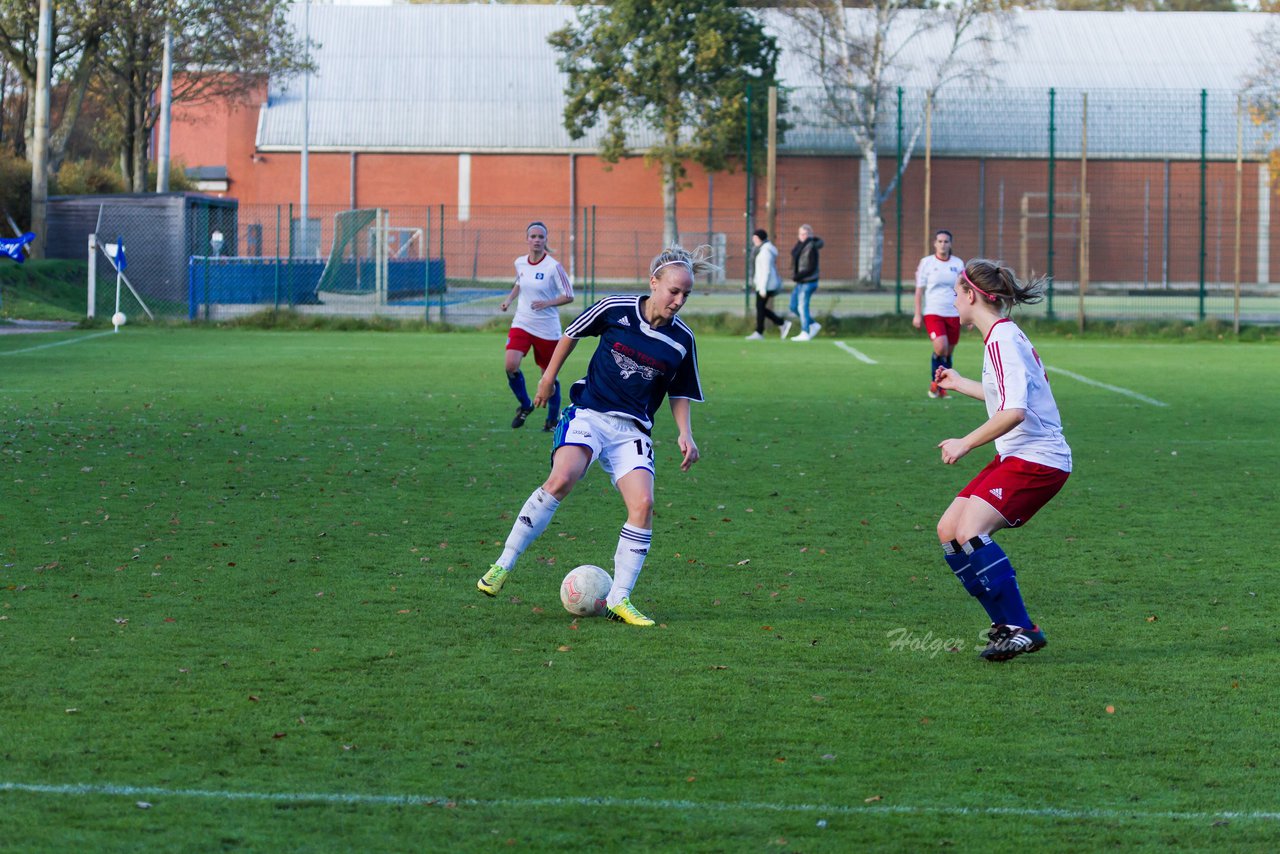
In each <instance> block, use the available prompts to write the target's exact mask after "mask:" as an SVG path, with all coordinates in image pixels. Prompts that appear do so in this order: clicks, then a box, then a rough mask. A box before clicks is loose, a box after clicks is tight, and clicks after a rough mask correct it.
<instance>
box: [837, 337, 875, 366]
mask: <svg viewBox="0 0 1280 854" xmlns="http://www.w3.org/2000/svg"><path fill="white" fill-rule="evenodd" d="M836 346H837V347H839V348H840V349H841V350H843V351H845V352H846V353H848V354H849V355H851V356H853V357H854V358H855V359H857V360H858V361H859V362H866V363H867V364H868V365H874V364H876V360H875V359H873V358H871V357H870V356H868V355H867V354H865V353H863V352H862V351H861V350H859V349H857V348H856V347H850V346H849V345H848V344H846V343H844V342H843V341H837V342H836Z"/></svg>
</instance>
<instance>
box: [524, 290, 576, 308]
mask: <svg viewBox="0 0 1280 854" xmlns="http://www.w3.org/2000/svg"><path fill="white" fill-rule="evenodd" d="M571 302H573V297H571V296H565V295H564V294H561V295H560V296H558V297H556V298H555V299H545V300H544V299H536V300H534V301H533V302H531V303H529V308H531V309H533V310H534V311H541V310H542V309H544V308H552V307H559V306H562V305H568V304H569V303H571Z"/></svg>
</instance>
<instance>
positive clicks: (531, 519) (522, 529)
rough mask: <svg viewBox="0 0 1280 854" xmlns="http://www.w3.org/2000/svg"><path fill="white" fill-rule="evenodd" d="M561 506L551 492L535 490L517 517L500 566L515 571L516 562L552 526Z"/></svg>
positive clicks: (508, 536) (504, 548)
mask: <svg viewBox="0 0 1280 854" xmlns="http://www.w3.org/2000/svg"><path fill="white" fill-rule="evenodd" d="M559 506H560V502H559V501H556V499H555V497H554V496H553V495H552V494H551V493H550V492H547V491H546V490H545V489H543V488H542V487H541V486H539V487H538V488H537V489H535V490H534V491H533V494H532V495H530V496H529V500H528V501H526V502H525V503H524V506H523V507H521V508H520V512H519V514H517V515H516V523H515V524H514V525H512V526H511V533H510V534H508V535H507V543H506V546H505V547H503V549H502V557H500V558H498V565H499V566H502V567H506V568H507V569H515V566H516V560H518V559H519V557H520V555H522V554H524V550H525V549H527V548H529V546H531V545H532V544H533V541H534V540H536V539H538V537H539V536H541V535H542V532H543V531H545V530H547V525H550V524H551V517H552V516H554V515H556V508H557V507H559Z"/></svg>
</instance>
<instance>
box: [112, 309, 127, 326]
mask: <svg viewBox="0 0 1280 854" xmlns="http://www.w3.org/2000/svg"><path fill="white" fill-rule="evenodd" d="M124 321H125V316H124V312H123V311H117V312H116V313H115V314H113V315H111V325H112V326H124Z"/></svg>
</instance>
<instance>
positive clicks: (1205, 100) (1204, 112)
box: [1199, 89, 1209, 320]
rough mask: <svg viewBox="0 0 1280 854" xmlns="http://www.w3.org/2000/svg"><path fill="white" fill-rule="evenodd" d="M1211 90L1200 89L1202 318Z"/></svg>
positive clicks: (1202, 317) (1201, 311)
mask: <svg viewBox="0 0 1280 854" xmlns="http://www.w3.org/2000/svg"><path fill="white" fill-rule="evenodd" d="M1208 111H1209V92H1208V90H1207V89H1201V90H1200V311H1199V314H1200V319H1201V320H1204V261H1205V214H1206V211H1207V205H1208V197H1207V195H1206V192H1205V180H1206V173H1207V172H1208V167H1209V163H1208V160H1207V159H1206V148H1207V146H1208V139H1209V112H1208Z"/></svg>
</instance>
